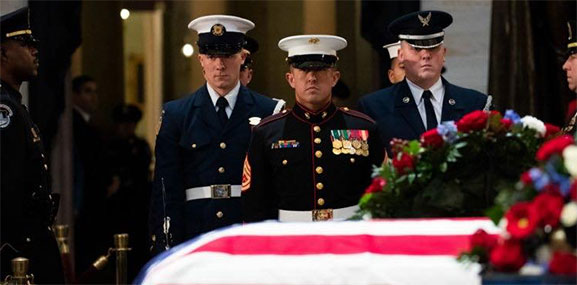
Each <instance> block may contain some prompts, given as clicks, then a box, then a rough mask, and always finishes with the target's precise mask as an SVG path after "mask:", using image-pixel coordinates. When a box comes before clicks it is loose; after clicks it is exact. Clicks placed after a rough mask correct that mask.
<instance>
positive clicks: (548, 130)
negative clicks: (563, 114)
mask: <svg viewBox="0 0 577 285" xmlns="http://www.w3.org/2000/svg"><path fill="white" fill-rule="evenodd" d="M560 131H561V129H560V128H559V127H557V126H555V125H552V124H549V123H545V139H547V138H549V137H550V136H552V135H556V134H557V133H559V132H560Z"/></svg>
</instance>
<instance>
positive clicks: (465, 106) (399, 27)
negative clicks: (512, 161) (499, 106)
mask: <svg viewBox="0 0 577 285" xmlns="http://www.w3.org/2000/svg"><path fill="white" fill-rule="evenodd" d="M452 22H453V17H451V15H449V14H448V13H446V12H442V11H420V12H414V13H410V14H407V15H405V16H402V17H400V18H398V19H396V20H394V21H393V22H392V23H391V24H390V25H389V27H388V29H389V31H390V32H391V33H392V34H394V35H396V36H398V38H399V39H400V40H401V49H400V50H399V56H398V57H399V60H400V62H401V63H402V64H403V65H404V68H405V80H403V81H402V82H400V83H398V84H395V85H393V86H390V87H388V88H385V89H382V90H379V91H376V92H374V93H372V94H369V95H367V96H365V97H363V98H361V100H360V101H359V111H361V112H363V113H365V114H367V115H369V116H370V117H372V118H374V119H375V120H376V121H377V124H378V126H379V131H380V134H381V137H382V139H383V142H384V143H385V144H386V145H387V149H389V142H390V140H391V139H393V138H400V139H406V140H412V139H418V138H419V137H420V135H421V134H422V133H424V132H425V131H426V130H430V129H433V128H436V127H437V124H438V123H440V122H444V121H450V120H457V119H459V118H461V117H462V116H463V115H465V114H467V113H469V112H471V111H474V110H481V109H488V108H489V107H490V103H491V100H490V99H489V98H488V97H487V95H484V94H482V93H480V92H477V91H474V90H471V89H465V88H462V87H459V86H456V85H453V84H451V83H449V82H448V81H447V80H446V79H444V78H443V77H442V76H441V70H442V68H443V63H444V62H445V54H446V52H447V49H446V48H445V46H444V45H443V39H444V36H445V32H444V31H443V29H445V28H446V27H448V26H449V25H450V24H451V23H452Z"/></svg>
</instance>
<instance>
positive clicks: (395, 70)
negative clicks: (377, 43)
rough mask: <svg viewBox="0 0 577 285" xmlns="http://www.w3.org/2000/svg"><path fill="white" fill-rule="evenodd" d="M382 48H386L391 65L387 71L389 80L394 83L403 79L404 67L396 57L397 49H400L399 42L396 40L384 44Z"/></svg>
mask: <svg viewBox="0 0 577 285" xmlns="http://www.w3.org/2000/svg"><path fill="white" fill-rule="evenodd" d="M383 48H385V49H387V52H388V53H389V58H390V59H391V66H390V67H389V70H388V72H387V75H388V77H389V82H391V83H392V84H395V83H399V82H401V81H403V79H405V68H404V66H403V64H402V63H401V62H400V61H399V57H398V56H399V49H401V42H400V41H398V42H395V43H392V44H388V45H384V46H383Z"/></svg>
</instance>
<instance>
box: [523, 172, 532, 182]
mask: <svg viewBox="0 0 577 285" xmlns="http://www.w3.org/2000/svg"><path fill="white" fill-rule="evenodd" d="M521 182H523V184H525V185H531V184H533V179H531V175H530V174H529V170H527V171H525V172H523V174H521Z"/></svg>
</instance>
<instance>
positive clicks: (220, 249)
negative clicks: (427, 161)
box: [135, 218, 500, 284]
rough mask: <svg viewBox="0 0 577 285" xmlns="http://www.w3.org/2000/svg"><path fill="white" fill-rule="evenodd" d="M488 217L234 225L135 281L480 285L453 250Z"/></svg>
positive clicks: (162, 258)
mask: <svg viewBox="0 0 577 285" xmlns="http://www.w3.org/2000/svg"><path fill="white" fill-rule="evenodd" d="M478 229H484V230H485V231H486V232H487V233H489V234H495V235H497V234H499V233H500V229H499V228H498V227H496V226H495V225H494V224H493V223H492V222H491V221H490V220H488V219H486V218H456V219H399V220H374V221H359V222H349V221H347V222H322V223H279V222H273V221H270V222H263V223H256V224H248V225H242V226H241V225H237V226H233V227H229V228H226V229H222V230H219V231H214V232H210V233H208V234H205V235H203V236H201V237H199V238H196V239H193V240H190V241H188V242H186V243H183V244H181V245H179V246H177V247H174V248H172V249H171V250H169V251H167V252H164V253H163V254H161V255H159V256H157V257H156V258H155V259H153V260H151V261H150V262H149V264H147V265H146V266H145V267H144V268H143V270H142V271H141V273H140V275H139V277H138V278H137V279H136V280H135V283H136V284H480V280H481V279H480V276H479V271H480V269H481V268H480V266H479V265H478V264H462V263H459V262H458V261H457V260H456V256H457V255H458V254H459V253H460V252H462V251H464V250H468V249H469V243H470V236H471V235H472V234H473V233H475V231H477V230H478Z"/></svg>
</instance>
